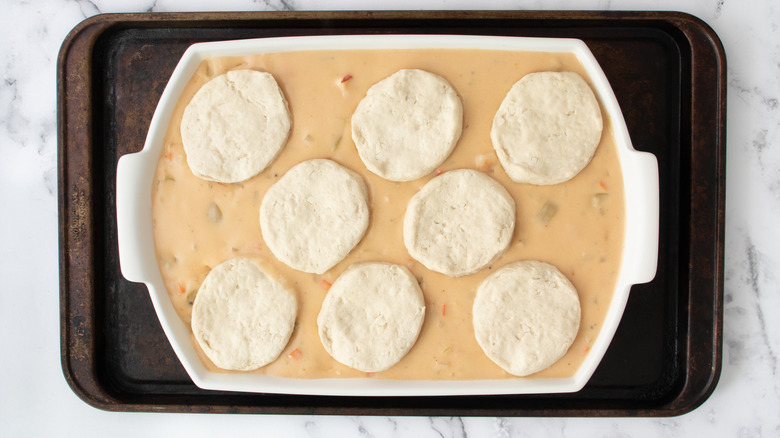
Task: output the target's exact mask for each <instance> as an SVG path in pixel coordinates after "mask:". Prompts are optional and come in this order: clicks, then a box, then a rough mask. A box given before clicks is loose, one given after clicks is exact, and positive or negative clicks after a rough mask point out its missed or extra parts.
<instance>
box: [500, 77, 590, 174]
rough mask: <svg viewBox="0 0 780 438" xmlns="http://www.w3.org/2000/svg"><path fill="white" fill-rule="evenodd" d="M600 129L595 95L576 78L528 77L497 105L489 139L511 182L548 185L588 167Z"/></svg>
mask: <svg viewBox="0 0 780 438" xmlns="http://www.w3.org/2000/svg"><path fill="white" fill-rule="evenodd" d="M602 128H603V123H602V117H601V109H600V107H599V104H598V101H597V100H596V96H595V95H594V94H593V91H592V90H591V89H590V87H589V86H588V84H587V83H586V82H585V80H583V79H582V77H580V76H579V75H578V74H577V73H572V72H563V73H558V72H542V73H531V74H528V75H526V76H524V77H523V78H522V79H520V80H519V81H518V82H517V83H515V84H514V85H513V86H512V89H511V90H510V91H509V93H507V95H506V97H505V98H504V101H503V102H501V106H500V107H499V109H498V111H497V112H496V115H495V117H494V118H493V126H492V128H491V131H490V139H491V140H492V142H493V147H494V149H495V150H496V155H498V159H499V161H500V162H501V165H502V166H503V168H504V170H505V171H506V173H507V175H509V177H510V178H511V179H512V180H513V181H515V182H518V183H529V184H536V185H552V184H559V183H562V182H565V181H568V180H569V179H571V178H573V177H574V176H575V175H577V174H578V173H579V172H580V171H581V170H582V169H584V168H585V167H586V166H587V165H588V163H590V160H591V159H592V158H593V154H594V153H595V151H596V148H597V147H598V144H599V142H600V141H601V132H602Z"/></svg>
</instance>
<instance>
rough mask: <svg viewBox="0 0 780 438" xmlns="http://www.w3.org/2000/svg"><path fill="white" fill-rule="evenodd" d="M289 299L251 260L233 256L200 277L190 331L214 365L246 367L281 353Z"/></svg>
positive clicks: (293, 309)
mask: <svg viewBox="0 0 780 438" xmlns="http://www.w3.org/2000/svg"><path fill="white" fill-rule="evenodd" d="M297 311H298V306H297V303H296V301H295V297H294V296H293V295H292V294H291V293H290V292H289V291H287V290H286V289H285V288H284V287H283V286H282V285H281V284H280V283H278V282H277V281H276V280H274V279H273V278H271V277H269V276H268V275H267V274H266V273H265V272H264V271H263V270H262V269H261V268H260V267H259V266H257V265H256V264H255V263H254V262H252V261H251V260H249V259H245V258H234V259H230V260H228V261H226V262H223V263H221V264H219V265H217V266H215V267H214V268H213V269H212V270H211V271H210V272H209V273H208V275H206V278H205V280H203V283H202V284H201V286H200V289H199V290H198V294H197V295H196V297H195V302H194V303H193V305H192V323H191V326H192V332H193V334H194V335H195V339H197V341H198V344H199V345H200V347H201V349H202V350H203V352H204V353H206V356H208V358H209V359H211V361H212V362H214V365H216V366H218V367H219V368H222V369H226V370H236V371H248V370H253V369H256V368H260V367H262V366H264V365H267V364H269V363H271V362H273V361H274V360H276V358H277V357H279V354H280V353H281V352H282V350H283V349H284V347H285V346H286V345H287V342H288V341H289V339H290V335H291V334H292V332H293V327H294V326H295V317H296V314H297Z"/></svg>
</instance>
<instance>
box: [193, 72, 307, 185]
mask: <svg viewBox="0 0 780 438" xmlns="http://www.w3.org/2000/svg"><path fill="white" fill-rule="evenodd" d="M291 124H292V120H291V116H290V111H289V109H288V107H287V100H286V99H285V97H284V94H283V93H282V90H281V89H279V85H278V84H277V83H276V80H275V79H274V77H273V76H272V75H271V74H270V73H266V72H259V71H254V70H234V71H229V72H227V73H226V74H223V75H219V76H217V77H215V78H213V79H211V80H210V81H208V82H207V83H206V84H205V85H203V86H202V87H201V88H200V89H199V90H198V92H197V93H195V96H194V97H193V98H192V100H191V101H190V102H189V104H187V106H186V107H185V109H184V116H183V117H182V121H181V139H182V143H183V145H184V151H185V152H186V155H187V164H188V165H189V166H190V169H191V170H192V173H193V174H195V176H197V177H199V178H201V179H204V180H207V181H216V182H221V183H235V182H241V181H244V180H247V179H249V178H251V177H253V176H255V175H257V174H258V173H260V172H262V171H263V170H265V168H266V167H267V166H268V165H269V164H270V163H271V162H272V161H273V160H274V158H276V156H277V155H278V154H279V152H280V151H281V150H282V147H284V144H285V143H286V142H287V137H288V136H289V134H290V126H291Z"/></svg>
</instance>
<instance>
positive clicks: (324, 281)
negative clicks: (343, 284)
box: [320, 278, 333, 289]
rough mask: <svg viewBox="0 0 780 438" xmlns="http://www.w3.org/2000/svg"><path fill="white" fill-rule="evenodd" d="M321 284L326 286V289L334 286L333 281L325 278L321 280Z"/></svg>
mask: <svg viewBox="0 0 780 438" xmlns="http://www.w3.org/2000/svg"><path fill="white" fill-rule="evenodd" d="M320 286H322V287H324V288H325V289H330V287H331V286H333V283H331V282H329V281H328V280H326V279H324V278H323V279H322V280H320Z"/></svg>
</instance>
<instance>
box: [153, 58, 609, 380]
mask: <svg viewBox="0 0 780 438" xmlns="http://www.w3.org/2000/svg"><path fill="white" fill-rule="evenodd" d="M244 68H251V69H256V70H260V71H268V72H270V73H272V74H273V75H274V77H275V78H276V80H277V81H278V82H279V85H280V87H281V88H282V90H283V91H284V94H285V96H286V98H287V101H288V103H289V106H290V110H291V112H292V116H293V129H292V132H291V134H290V139H289V141H288V143H287V145H286V146H285V148H284V149H283V151H282V152H281V154H280V155H279V156H278V157H277V159H276V160H275V161H274V162H273V163H272V164H271V165H270V166H269V167H268V168H267V169H266V170H265V171H264V172H262V173H261V174H259V175H257V176H256V177H254V178H252V179H250V180H248V181H245V182H243V183H239V184H219V183H211V182H207V181H203V180H200V179H198V178H196V177H195V176H194V175H193V174H192V172H191V171H190V170H189V168H188V166H187V162H186V158H185V156H184V150H183V147H182V144H181V136H180V134H179V126H180V123H181V118H182V113H183V111H184V107H185V106H186V105H187V103H188V102H189V101H190V99H191V98H192V96H193V95H194V94H195V92H196V91H197V90H198V89H199V88H200V87H201V86H202V85H203V84H204V83H205V82H207V81H208V80H209V79H211V78H212V77H214V76H216V75H219V74H222V73H224V72H225V71H228V70H233V69H244ZM402 68H419V69H423V70H427V71H430V72H432V73H436V74H438V75H440V76H442V77H444V78H445V79H447V81H449V82H450V83H451V84H452V86H453V87H454V88H455V90H456V91H457V92H458V94H459V95H460V97H461V99H462V101H463V108H464V124H463V127H464V129H463V134H462V136H461V138H460V141H459V142H458V144H457V146H456V148H455V150H454V152H453V153H452V155H451V156H450V157H449V158H448V159H447V160H446V161H445V162H444V163H443V164H442V165H441V166H440V168H439V169H438V170H437V172H434V173H432V174H430V175H427V176H425V177H423V178H421V179H419V180H416V181H412V182H407V183H396V182H389V181H385V180H383V179H381V178H379V177H377V176H376V175H374V174H372V173H371V172H369V171H368V170H367V169H366V168H365V166H364V165H363V163H362V162H361V161H360V158H359V157H358V154H357V150H356V149H355V145H354V143H353V142H352V139H351V134H350V118H351V115H352V112H353V111H354V109H355V107H356V106H357V104H358V102H359V101H360V99H362V98H363V96H365V93H366V90H367V89H368V88H369V87H370V86H371V85H372V84H374V83H375V82H377V81H379V80H381V79H383V78H385V77H387V76H389V75H391V74H392V73H394V72H396V71H398V70H399V69H402ZM536 71H575V72H577V73H579V74H580V75H581V76H582V77H583V78H585V79H586V81H587V80H588V77H587V74H586V72H585V70H584V69H583V68H582V66H581V65H580V63H579V62H578V61H577V59H576V57H575V56H574V55H571V54H558V53H529V52H501V51H480V50H382V51H321V52H293V53H274V54H260V55H252V56H245V57H235V58H215V59H210V60H207V61H204V62H203V63H202V64H201V65H200V67H199V68H198V70H197V72H196V73H195V74H194V76H193V77H192V79H191V80H190V82H189V83H188V85H187V87H186V89H185V90H184V92H183V94H182V97H181V99H180V101H179V102H178V105H177V106H176V108H175V110H174V112H173V116H172V118H171V123H170V126H169V128H168V131H167V135H166V138H165V141H164V145H163V150H162V154H161V157H160V160H159V162H158V166H157V171H156V175H155V182H154V184H153V188H152V202H153V204H152V207H153V220H154V240H155V249H156V254H157V260H158V263H159V267H160V271H161V273H162V277H163V279H164V281H165V285H166V288H167V289H168V293H169V295H170V298H171V300H172V302H173V304H174V306H175V308H176V310H177V312H178V314H179V316H180V317H181V318H182V320H184V321H185V322H186V323H187V324H188V325H189V322H190V317H191V312H192V305H191V303H192V300H194V297H195V294H196V293H197V289H198V287H199V286H200V283H201V282H202V281H203V279H204V277H205V276H206V274H207V273H208V272H209V270H210V269H211V267H213V266H215V265H217V264H219V263H221V262H223V261H225V260H227V259H229V258H232V257H236V256H243V257H250V258H252V259H253V260H255V261H256V262H257V263H259V264H260V265H261V266H263V267H264V268H265V269H266V270H267V271H268V272H269V273H271V275H273V276H275V277H276V278H278V279H279V280H280V281H282V282H283V284H285V285H286V287H287V288H288V289H290V290H291V291H292V292H293V293H294V294H295V296H296V298H297V301H298V317H297V320H296V328H295V331H294V332H293V335H292V337H291V339H290V342H289V344H288V345H287V347H286V348H285V350H284V351H283V353H282V354H281V355H280V356H279V358H278V359H277V360H276V361H275V362H273V363H271V364H269V365H267V366H265V367H263V368H261V369H259V370H256V371H253V372H255V373H259V374H267V375H273V376H283V377H297V378H323V377H366V375H367V374H366V373H363V372H360V371H357V370H353V369H351V368H348V367H346V366H344V365H341V364H340V363H338V362H336V361H335V360H334V359H332V358H331V357H330V356H329V355H328V354H327V352H326V351H325V349H324V348H323V346H322V344H321V343H320V340H319V336H318V334H317V322H316V320H317V314H318V313H319V310H320V307H321V305H322V301H323V299H324V297H325V294H326V293H327V288H328V286H329V285H330V284H331V283H333V281H334V280H335V279H336V278H338V276H339V275H340V274H341V273H342V272H343V271H344V270H345V269H346V268H347V267H348V266H350V265H351V264H353V263H356V262H361V261H387V262H392V263H398V264H402V265H405V266H407V267H409V269H410V270H411V271H412V273H414V275H415V276H416V277H417V279H418V280H419V281H420V285H421V287H422V290H423V293H424V295H425V304H426V315H425V322H424V323H423V327H422V331H421V333H420V336H419V338H418V340H417V343H416V344H415V345H414V347H412V349H411V351H410V352H409V354H407V355H406V356H405V357H404V358H403V359H402V360H401V361H400V362H399V363H398V364H396V365H395V366H393V367H392V368H390V369H389V370H387V371H383V372H381V373H372V374H371V376H372V377H376V378H387V379H428V380H441V379H496V378H507V377H513V376H511V375H510V374H508V373H506V372H505V371H503V370H502V369H501V368H499V367H498V366H497V365H495V364H494V363H493V362H491V361H490V360H489V359H488V358H487V356H485V354H484V353H483V352H482V350H481V349H480V347H479V345H478V344H477V342H476V339H475V337H474V331H473V326H472V322H471V308H472V305H473V301H474V296H475V293H476V289H477V287H478V286H479V284H480V282H481V281H482V280H483V279H484V278H485V277H486V276H488V275H489V274H491V273H492V272H493V271H494V270H495V269H498V268H500V267H501V266H503V265H506V264H508V263H511V262H514V261H518V260H525V259H536V260H541V261H545V262H548V263H551V264H553V265H555V266H557V267H558V268H559V269H560V270H561V271H562V272H563V273H564V274H565V275H566V276H567V277H568V278H569V280H571V282H572V283H573V284H574V286H575V287H576V288H577V290H578V293H579V296H580V301H581V304H582V320H581V324H580V330H579V333H578V335H577V338H576V339H575V341H574V343H573V345H572V346H571V348H570V349H569V351H568V353H567V354H566V355H565V356H564V357H563V358H562V359H561V360H559V361H558V362H557V363H555V364H554V365H553V366H551V367H550V368H548V369H546V370H543V371H541V372H539V373H536V374H534V375H533V376H532V377H539V378H541V377H545V378H549V377H568V376H571V375H573V374H574V373H575V372H576V370H577V368H578V367H579V365H580V364H581V363H582V361H583V359H584V357H585V356H586V354H587V352H588V350H589V349H590V346H591V345H592V343H593V342H594V340H595V338H596V336H597V335H598V333H599V330H600V329H601V325H602V322H603V320H604V317H605V314H606V311H607V309H608V306H609V304H610V301H611V299H612V294H613V289H614V288H615V285H616V281H617V276H618V272H619V269H620V266H619V265H620V259H621V256H622V248H623V239H624V195H623V180H622V175H621V173H620V168H619V162H618V157H617V150H616V146H615V142H614V136H613V134H612V127H611V124H610V120H609V117H608V115H607V114H606V113H604V112H603V116H604V134H603V135H602V140H601V143H600V145H599V147H598V149H597V150H596V154H595V156H594V158H593V160H592V161H591V163H590V164H589V165H588V166H587V167H586V168H585V169H584V170H583V171H582V172H581V173H580V174H578V175H577V176H576V177H574V178H573V179H572V180H570V181H568V182H565V183H563V184H559V185H555V186H533V185H527V184H517V183H514V182H513V181H511V180H510V179H509V177H508V176H507V175H506V173H505V172H504V170H503V169H502V168H501V165H500V164H499V163H498V159H497V157H496V155H495V153H494V151H493V147H492V145H491V142H490V136H489V135H490V127H491V124H492V120H493V115H494V114H495V112H496V110H497V109H498V107H499V105H500V103H501V101H502V100H503V98H504V96H505V95H506V93H507V92H508V91H509V89H510V88H511V86H512V84H514V83H515V82H516V81H517V80H519V79H520V78H521V77H523V75H525V74H527V73H531V72H536ZM342 81H343V82H342ZM602 111H603V110H602ZM312 158H330V159H332V160H334V161H336V162H338V163H340V164H342V165H344V166H346V167H347V168H349V169H351V170H353V171H355V172H357V173H359V174H360V175H361V176H362V177H363V178H364V179H365V181H366V184H367V185H368V187H369V197H370V208H371V219H370V225H369V229H368V231H367V232H366V235H365V237H364V238H363V240H362V241H361V242H360V243H359V244H358V245H357V247H356V248H355V249H354V250H353V251H352V252H351V253H350V254H349V255H348V256H347V257H346V259H344V260H343V261H342V262H341V263H339V264H337V265H336V266H335V267H333V268H332V269H331V270H330V271H328V272H326V273H325V274H323V275H314V274H307V273H302V272H299V271H296V270H294V269H292V268H289V267H287V266H286V265H284V264H282V263H281V262H279V261H277V260H276V259H275V258H274V256H273V254H272V253H271V252H270V250H269V249H268V248H267V247H266V246H265V244H264V242H263V238H262V234H261V232H260V224H259V209H260V202H261V201H262V199H263V194H264V193H265V192H266V190H267V189H268V188H269V187H270V186H271V185H272V184H273V183H275V182H276V181H277V180H278V179H279V178H280V177H281V176H282V175H284V173H285V172H287V170H289V169H290V168H291V167H293V166H294V165H295V164H297V163H300V162H301V161H304V160H308V159H312ZM459 168H474V169H478V170H481V171H483V172H485V173H486V174H488V175H490V176H491V177H493V178H495V179H496V180H497V181H498V182H500V183H501V184H502V185H503V186H504V187H505V188H506V189H507V190H508V191H509V193H510V194H511V195H512V197H513V198H514V200H515V202H516V204H517V222H516V227H515V234H514V237H513V240H512V244H511V246H510V248H509V250H508V251H507V252H506V253H505V254H504V255H503V256H502V257H501V258H500V259H499V260H498V261H496V262H495V263H494V264H493V265H492V266H491V267H489V268H486V269H483V270H482V271H480V272H478V273H476V274H472V275H468V276H465V277H460V278H457V279H453V278H449V277H447V276H445V275H442V274H439V273H436V272H432V271H429V270H428V269H426V268H425V267H424V266H422V265H421V264H420V263H418V262H416V261H414V260H412V259H411V257H410V256H409V254H408V252H407V251H406V248H405V247H404V244H403V234H402V228H403V227H402V223H403V215H404V212H405V209H406V205H407V203H408V201H409V199H410V198H411V197H412V196H413V195H414V194H415V193H416V192H417V191H418V190H419V189H420V188H421V187H422V186H423V185H424V184H425V183H426V182H427V181H429V180H430V179H431V178H432V177H434V176H435V175H436V174H437V173H441V172H445V171H448V170H452V169H459ZM192 341H193V343H194V344H195V348H196V349H198V351H199V354H200V356H201V360H202V361H203V362H204V364H206V366H207V367H208V368H209V369H211V370H213V371H221V372H222V370H218V369H217V368H216V367H215V366H214V365H213V364H212V363H211V362H210V361H209V359H208V358H207V357H206V356H205V355H204V354H203V353H202V352H200V350H199V348H198V346H197V342H195V340H194V338H192Z"/></svg>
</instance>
